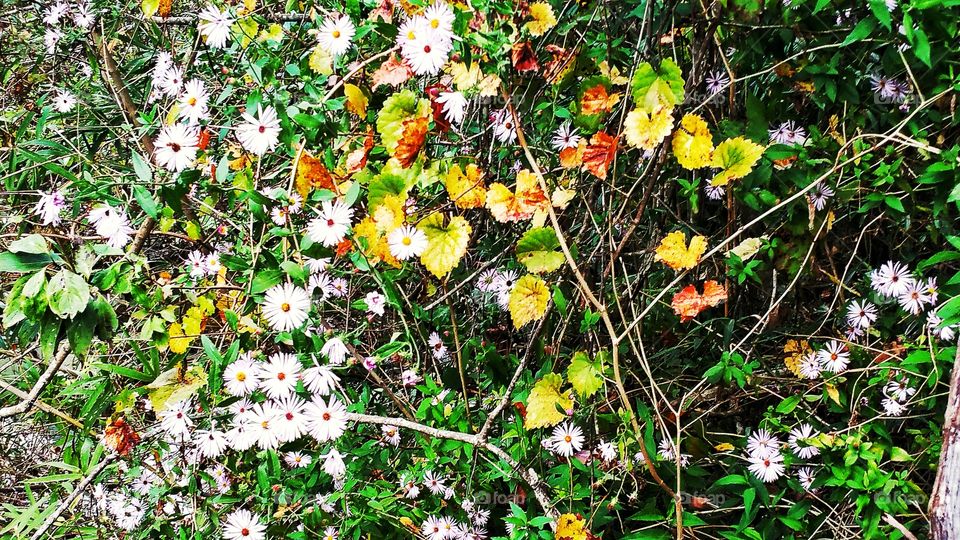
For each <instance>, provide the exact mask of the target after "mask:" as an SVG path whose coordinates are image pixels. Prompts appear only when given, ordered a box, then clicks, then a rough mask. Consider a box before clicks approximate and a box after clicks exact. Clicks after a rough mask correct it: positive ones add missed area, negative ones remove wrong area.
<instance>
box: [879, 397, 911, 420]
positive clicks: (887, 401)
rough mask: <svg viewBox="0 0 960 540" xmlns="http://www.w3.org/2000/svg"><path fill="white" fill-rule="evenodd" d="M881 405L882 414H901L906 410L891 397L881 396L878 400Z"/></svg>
mask: <svg viewBox="0 0 960 540" xmlns="http://www.w3.org/2000/svg"><path fill="white" fill-rule="evenodd" d="M880 405H881V406H882V407H883V414H884V415H886V416H901V415H902V414H903V413H905V412H906V411H907V407H906V406H905V405H903V404H902V403H900V402H899V401H897V400H895V399H893V398H889V397H887V398H883V401H881V402H880Z"/></svg>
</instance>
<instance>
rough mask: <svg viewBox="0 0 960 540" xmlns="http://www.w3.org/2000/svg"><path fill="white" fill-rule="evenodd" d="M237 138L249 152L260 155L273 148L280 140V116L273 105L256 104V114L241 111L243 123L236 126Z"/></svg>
mask: <svg viewBox="0 0 960 540" xmlns="http://www.w3.org/2000/svg"><path fill="white" fill-rule="evenodd" d="M237 139H239V140H240V144H241V145H243V147H244V148H245V149H246V150H247V151H248V152H250V153H252V154H256V155H258V156H262V155H264V154H265V153H267V151H269V150H273V148H274V147H275V146H277V142H279V140H280V118H279V117H278V116H277V111H276V109H274V108H273V107H270V106H267V107H266V108H264V107H263V105H262V104H260V105H257V116H256V118H254V117H253V115H251V114H250V113H248V112H245V113H243V123H241V124H240V125H239V126H237Z"/></svg>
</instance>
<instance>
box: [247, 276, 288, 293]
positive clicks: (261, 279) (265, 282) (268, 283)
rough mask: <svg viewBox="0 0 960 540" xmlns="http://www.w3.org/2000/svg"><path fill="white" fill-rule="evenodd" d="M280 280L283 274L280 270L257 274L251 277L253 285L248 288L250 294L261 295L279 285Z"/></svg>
mask: <svg viewBox="0 0 960 540" xmlns="http://www.w3.org/2000/svg"><path fill="white" fill-rule="evenodd" d="M282 279H283V272H282V271H280V270H267V271H263V272H257V273H256V275H255V276H253V284H252V285H251V287H250V292H251V293H252V294H257V293H262V292H264V291H266V290H267V289H269V288H270V287H273V286H274V285H276V284H277V283H280V280H282Z"/></svg>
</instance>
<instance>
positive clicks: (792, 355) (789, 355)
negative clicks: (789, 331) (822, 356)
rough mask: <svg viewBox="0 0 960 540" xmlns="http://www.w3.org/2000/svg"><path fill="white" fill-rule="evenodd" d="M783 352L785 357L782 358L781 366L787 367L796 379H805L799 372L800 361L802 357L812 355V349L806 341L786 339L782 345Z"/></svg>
mask: <svg viewBox="0 0 960 540" xmlns="http://www.w3.org/2000/svg"><path fill="white" fill-rule="evenodd" d="M783 352H784V354H785V355H786V356H784V358H783V364H784V365H785V366H787V369H789V370H790V372H791V373H793V374H794V376H796V377H797V378H798V379H805V378H806V377H804V376H803V373H801V371H800V361H801V360H802V359H803V357H804V356H806V355H808V354H813V349H812V348H811V347H810V344H809V343H808V342H807V340H805V339H802V340H796V339H788V340H787V342H786V343H784V344H783Z"/></svg>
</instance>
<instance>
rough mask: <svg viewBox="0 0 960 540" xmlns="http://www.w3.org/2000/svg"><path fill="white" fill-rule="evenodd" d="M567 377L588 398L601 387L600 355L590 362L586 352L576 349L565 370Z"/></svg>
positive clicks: (581, 394) (601, 368)
mask: <svg viewBox="0 0 960 540" xmlns="http://www.w3.org/2000/svg"><path fill="white" fill-rule="evenodd" d="M567 379H568V380H569V381H570V384H571V385H573V389H574V390H576V391H577V393H578V394H580V396H581V397H583V398H588V397H590V396H592V395H593V394H594V393H596V391H597V390H599V389H600V388H602V387H603V365H602V362H601V358H600V355H597V358H596V359H595V360H594V361H593V362H591V361H590V357H589V356H587V353H585V352H582V351H577V352H576V353H574V355H573V360H572V361H571V362H570V368H569V369H568V370H567Z"/></svg>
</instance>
